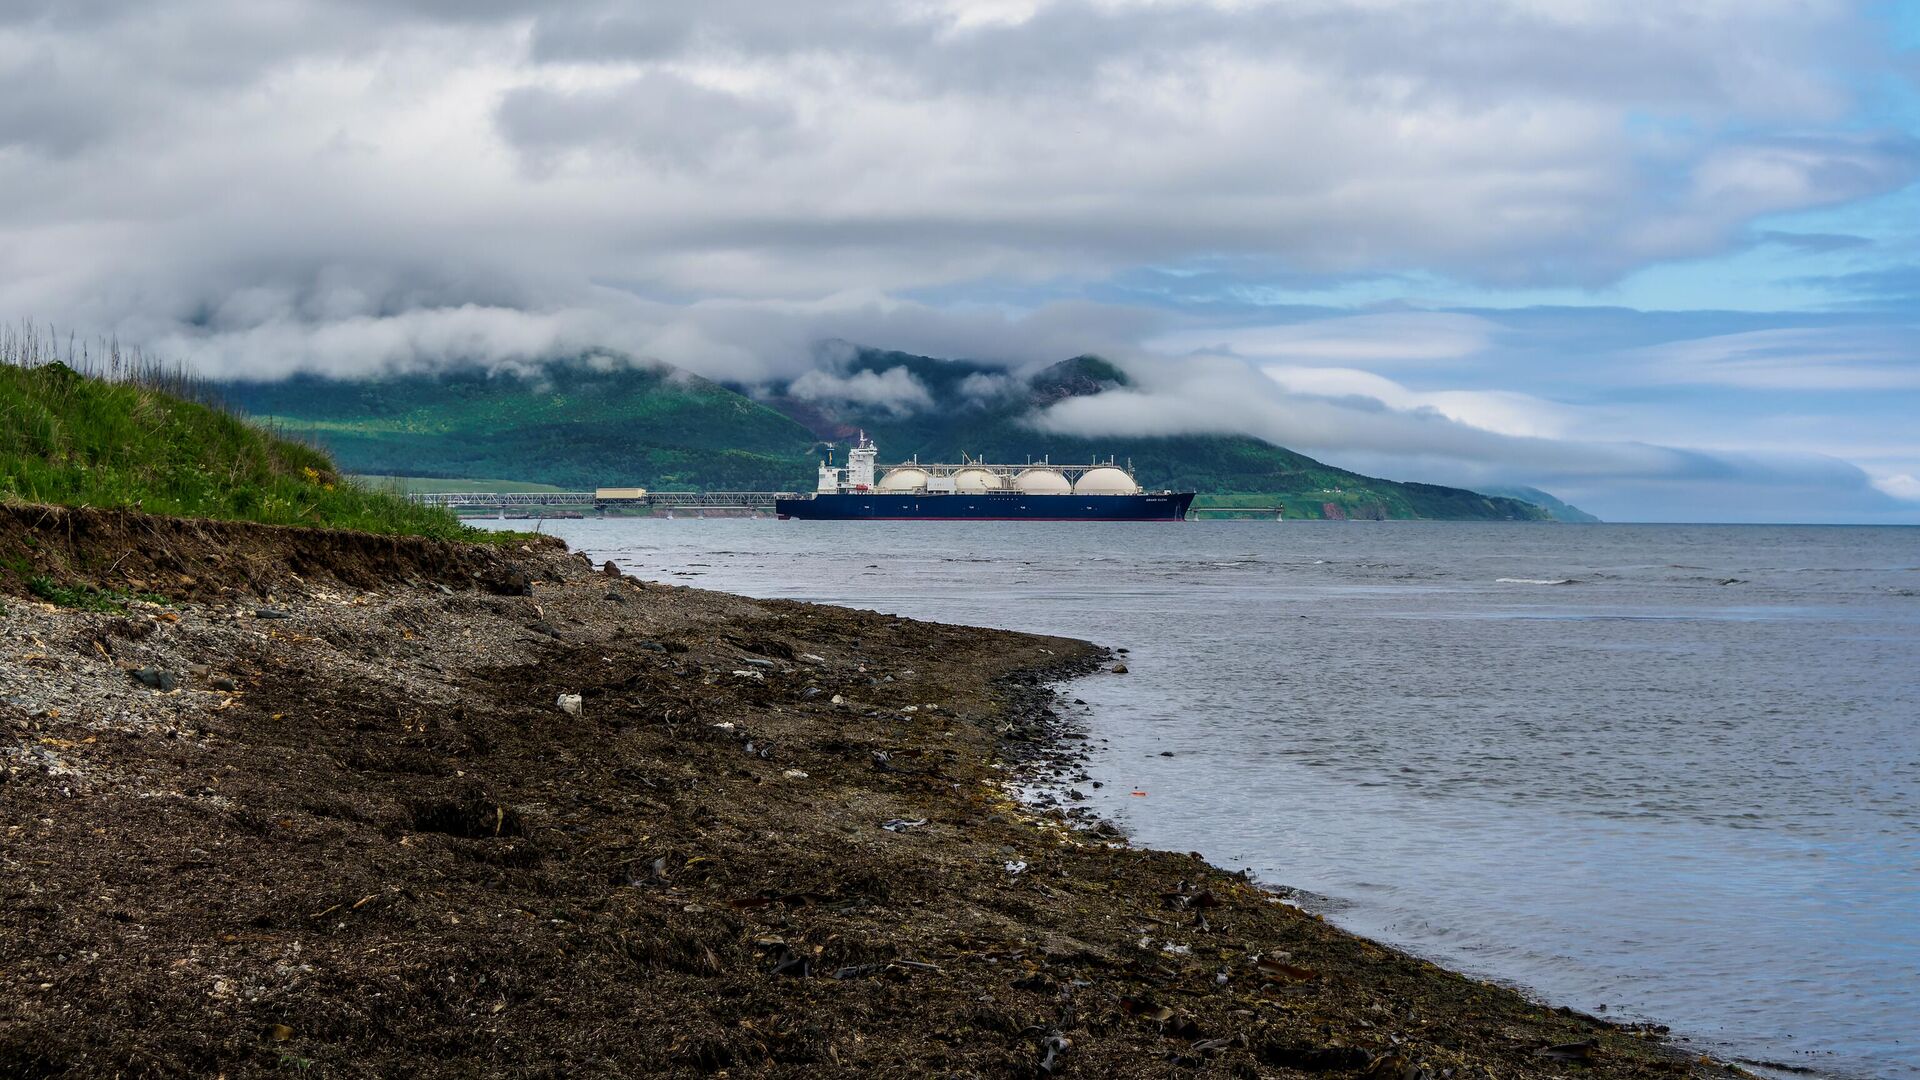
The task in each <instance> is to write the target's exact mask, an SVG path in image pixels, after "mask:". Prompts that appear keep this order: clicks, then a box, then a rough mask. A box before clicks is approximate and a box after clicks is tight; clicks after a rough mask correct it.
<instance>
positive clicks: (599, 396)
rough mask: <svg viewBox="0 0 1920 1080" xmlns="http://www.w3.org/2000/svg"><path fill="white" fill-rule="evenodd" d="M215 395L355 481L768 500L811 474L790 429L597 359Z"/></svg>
mask: <svg viewBox="0 0 1920 1080" xmlns="http://www.w3.org/2000/svg"><path fill="white" fill-rule="evenodd" d="M220 394H221V396H222V398H223V399H224V400H227V401H230V402H232V403H233V404H234V405H236V406H237V407H239V408H242V409H244V410H245V411H247V412H249V413H251V414H253V415H255V416H257V417H260V418H261V419H263V420H266V421H269V422H271V423H273V424H274V425H275V426H276V427H278V428H280V429H281V430H283V431H285V432H288V433H289V434H295V435H299V436H302V437H305V438H310V439H313V440H314V441H316V442H319V443H322V444H324V445H325V446H326V447H327V448H328V449H329V450H331V451H332V452H333V454H334V456H335V458H336V459H337V460H339V462H340V463H341V464H342V465H343V466H345V467H346V468H348V469H350V470H352V471H354V472H360V473H400V474H405V475H407V476H445V477H479V476H508V477H513V478H515V479H517V480H522V481H531V482H537V483H541V484H551V485H556V486H558V487H561V488H565V489H567V490H583V489H586V488H592V487H601V486H619V485H626V484H641V485H644V486H647V487H653V488H660V489H662V490H694V489H708V490H724V489H732V490H747V489H751V490H771V489H785V488H794V487H797V486H799V485H802V484H806V483H810V481H811V477H812V472H813V465H812V461H811V458H810V457H809V451H810V450H811V448H812V446H813V437H812V436H811V435H810V434H808V432H807V430H806V428H804V427H802V426H801V425H799V424H797V423H795V422H794V421H793V420H791V419H789V418H788V417H785V416H782V415H780V414H779V413H777V412H775V411H773V410H772V409H769V408H766V407H765V406H763V405H759V404H757V403H755V402H753V401H751V400H749V399H748V398H746V397H743V396H741V395H739V394H736V393H734V392H732V391H730V390H727V389H725V388H724V387H721V386H718V385H715V384H714V383H711V382H708V381H707V380H705V379H701V378H698V377H695V376H692V375H688V374H686V373H685V372H679V371H675V370H673V369H671V368H664V367H658V368H650V367H634V366H628V365H626V364H624V363H615V362H612V361H610V359H609V358H607V357H604V356H595V355H589V356H583V357H580V358H578V359H576V360H573V361H568V362H562V363H555V364H552V365H549V366H548V367H546V368H544V369H542V370H541V371H539V372H537V373H533V374H526V373H520V372H513V371H507V372H484V371H478V370H464V371H458V372H453V373H449V374H446V375H438V376H430V375H407V376H397V377H393V378H386V379H373V380H364V381H352V382H349V381H344V380H335V379H322V378H318V377H315V376H297V377H295V378H292V379H288V380H285V381H283V382H277V383H227V384H224V385H222V386H221V387H220Z"/></svg>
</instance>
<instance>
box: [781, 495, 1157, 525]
mask: <svg viewBox="0 0 1920 1080" xmlns="http://www.w3.org/2000/svg"><path fill="white" fill-rule="evenodd" d="M1192 502H1193V492H1191V491H1176V492H1169V493H1165V494H1159V495H1027V494H1024V493H1022V492H1018V491H989V492H980V493H977V494H954V495H944V494H942V495H883V494H880V493H879V492H847V493H845V494H837V495H814V496H810V497H801V498H796V499H777V500H775V501H774V509H776V510H778V511H779V512H780V516H781V517H783V518H801V519H803V520H808V521H1185V520H1186V519H1187V507H1188V506H1189V505H1190V504H1191V503H1192Z"/></svg>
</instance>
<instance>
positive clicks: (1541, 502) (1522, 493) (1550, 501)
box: [1481, 487, 1600, 524]
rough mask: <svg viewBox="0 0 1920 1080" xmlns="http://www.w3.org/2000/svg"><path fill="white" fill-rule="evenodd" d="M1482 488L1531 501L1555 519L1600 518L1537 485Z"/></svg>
mask: <svg viewBox="0 0 1920 1080" xmlns="http://www.w3.org/2000/svg"><path fill="white" fill-rule="evenodd" d="M1481 490H1482V491H1484V492H1486V493H1487V494H1488V495H1499V496H1501V497H1503V498H1508V499H1519V500H1520V501H1522V502H1530V503H1532V504H1533V505H1535V506H1537V507H1539V508H1540V509H1542V510H1545V511H1546V512H1547V513H1548V515H1550V516H1551V517H1552V518H1553V520H1555V521H1566V522H1572V523H1574V524H1591V523H1593V522H1597V521H1599V520H1600V519H1599V518H1597V517H1594V516H1593V515H1592V514H1589V513H1587V512H1586V511H1585V510H1582V509H1580V508H1579V507H1577V506H1575V505H1573V504H1572V503H1567V502H1561V501H1560V500H1559V499H1556V498H1554V497H1553V496H1552V495H1549V494H1547V493H1546V492H1544V491H1541V490H1540V489H1539V488H1537V487H1489V488H1482V489H1481Z"/></svg>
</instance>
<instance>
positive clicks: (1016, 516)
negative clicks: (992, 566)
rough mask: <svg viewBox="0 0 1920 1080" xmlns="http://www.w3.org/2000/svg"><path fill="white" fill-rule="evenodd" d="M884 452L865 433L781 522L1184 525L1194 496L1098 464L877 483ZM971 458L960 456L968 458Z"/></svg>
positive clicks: (910, 475)
mask: <svg viewBox="0 0 1920 1080" xmlns="http://www.w3.org/2000/svg"><path fill="white" fill-rule="evenodd" d="M878 456H879V451H878V450H876V449H875V448H874V445H873V441H872V440H870V439H868V438H867V435H866V432H864V431H863V432H861V433H860V440H859V442H858V443H856V444H855V445H854V447H853V449H851V450H849V451H847V464H846V465H845V466H844V467H835V466H834V464H833V460H832V458H831V457H829V458H828V459H827V460H826V461H824V462H822V463H821V465H820V482H819V484H818V485H817V487H816V488H815V489H814V492H813V494H811V495H798V496H794V497H791V498H781V499H776V500H775V501H774V508H775V509H776V510H778V511H779V513H780V516H781V517H782V518H803V519H809V520H815V521H903V520H918V521H1185V520H1186V518H1187V507H1188V505H1189V504H1191V503H1192V502H1193V492H1191V491H1144V490H1142V489H1141V487H1140V485H1139V484H1137V483H1135V482H1134V479H1133V474H1132V473H1131V472H1129V471H1127V470H1126V469H1123V468H1121V467H1120V466H1118V465H1116V464H1114V463H1113V462H1112V461H1108V462H1107V463H1106V464H1104V465H1102V464H1095V465H1053V464H1050V463H1048V462H1045V461H1042V462H1039V463H1037V464H1032V463H1030V464H1026V465H989V464H987V463H986V462H982V461H970V460H963V461H962V462H961V463H960V464H958V465H923V464H921V463H920V461H919V460H918V459H916V460H914V461H910V462H906V463H904V464H900V465H895V466H893V467H892V468H889V469H887V470H886V471H885V473H884V474H883V475H881V476H880V477H879V479H878V480H875V478H874V473H875V471H876V468H875V464H874V460H875V459H876V458H877V457H878ZM965 456H966V455H964V454H963V455H961V457H962V458H965Z"/></svg>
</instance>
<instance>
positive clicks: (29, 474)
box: [0, 332, 502, 542]
mask: <svg viewBox="0 0 1920 1080" xmlns="http://www.w3.org/2000/svg"><path fill="white" fill-rule="evenodd" d="M53 345H54V346H57V342H55V343H53ZM111 355H112V356H113V363H112V365H111V366H110V367H109V368H108V369H107V373H108V375H109V376H110V377H100V376H95V375H88V374H83V373H82V372H80V371H76V370H75V369H74V367H72V366H69V364H68V363H67V362H65V361H66V360H67V359H73V358H74V357H73V353H72V352H71V349H68V350H67V351H65V352H64V353H63V352H61V351H60V350H59V349H58V348H57V347H49V346H48V345H47V344H45V343H44V341H42V340H37V339H35V338H33V337H30V336H28V335H25V334H18V333H13V332H8V333H6V334H4V335H0V501H4V500H20V501H26V502H40V503H55V504H59V505H65V506H93V507H102V508H116V509H119V508H124V509H137V510H144V511H147V512H149V513H155V514H171V515H176V516H180V517H208V518H224V519H228V520H234V521H254V522H261V523H265V524H270V525H311V526H324V527H329V528H342V529H358V530H362V531H365V532H372V533H386V534H405V535H418V536H428V537H434V538H438V539H444V540H466V541H482V542H485V541H496V540H498V539H500V538H501V535H502V534H499V533H488V532H485V531H483V530H479V529H474V528H471V527H469V526H466V525H463V524H461V522H460V521H459V519H458V518H456V517H454V516H453V515H452V514H451V513H449V512H447V511H445V510H439V509H433V508H428V507H422V506H415V505H413V504H412V503H409V502H407V501H406V500H405V499H403V498H399V497H397V496H395V495H393V494H390V493H387V492H381V491H375V490H370V489H368V488H366V487H363V486H361V485H360V484H357V483H354V482H352V481H350V480H348V479H347V478H345V477H343V476H342V475H341V474H340V472H339V470H338V469H337V468H336V467H335V466H334V464H333V461H332V460H331V459H329V458H328V457H327V455H326V454H324V453H322V452H321V451H319V450H316V449H314V448H313V447H310V446H306V445H302V444H300V443H296V442H292V441H289V440H287V439H283V438H280V437H277V436H275V435H274V434H272V433H271V432H268V431H266V430H263V429H262V428H260V427H257V426H255V425H253V424H251V423H248V422H247V421H245V420H243V419H241V418H240V417H238V416H235V415H234V414H233V413H231V412H228V411H226V410H224V409H221V408H218V407H215V406H212V405H208V404H204V403H201V402H198V401H193V400H189V399H188V398H187V397H185V396H182V395H183V394H184V393H190V392H191V391H192V386H191V383H190V382H189V381H188V380H186V379H184V378H183V377H182V376H181V375H180V374H179V373H178V372H174V371H167V370H163V369H159V368H157V367H154V366H149V365H145V364H143V363H140V362H137V361H136V362H134V363H131V364H125V365H123V363H122V355H123V354H121V353H119V352H118V351H117V350H116V351H115V352H113V353H112V354H111ZM52 357H59V358H57V359H55V358H52Z"/></svg>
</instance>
